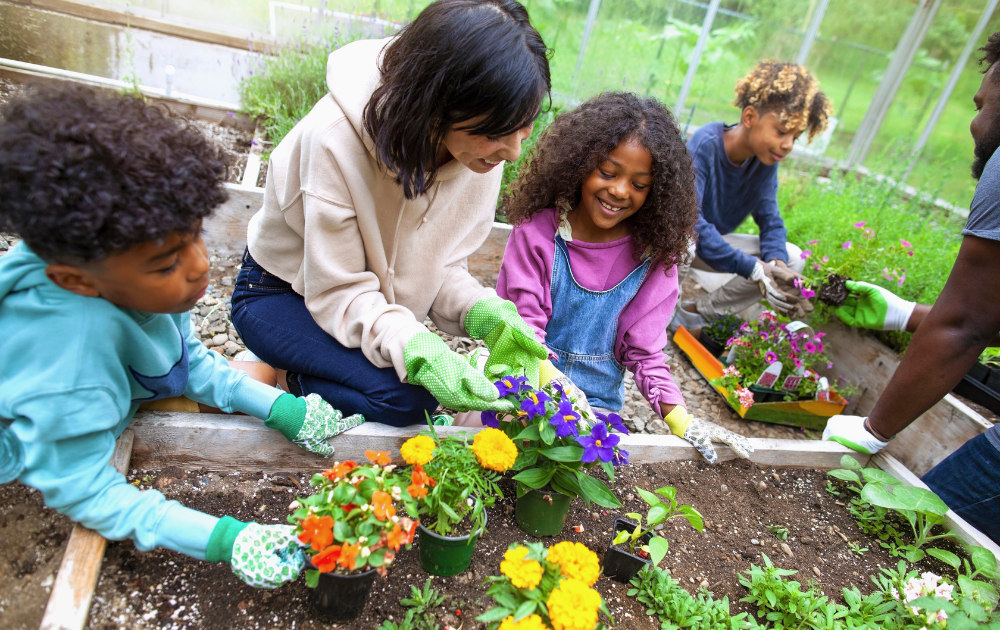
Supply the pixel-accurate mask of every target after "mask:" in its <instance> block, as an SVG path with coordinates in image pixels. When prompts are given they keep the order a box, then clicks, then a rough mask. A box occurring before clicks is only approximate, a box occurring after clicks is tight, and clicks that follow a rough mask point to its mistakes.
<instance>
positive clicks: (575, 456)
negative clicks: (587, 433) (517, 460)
mask: <svg viewBox="0 0 1000 630" xmlns="http://www.w3.org/2000/svg"><path fill="white" fill-rule="evenodd" d="M538 453H539V455H541V456H542V457H548V458H549V459H551V460H553V461H557V462H578V461H580V458H581V457H583V447H582V446H554V447H552V448H547V449H544V450H540V451H539V452H538Z"/></svg>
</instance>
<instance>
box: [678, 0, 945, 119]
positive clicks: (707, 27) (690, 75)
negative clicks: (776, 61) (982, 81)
mask: <svg viewBox="0 0 1000 630" xmlns="http://www.w3.org/2000/svg"><path fill="white" fill-rule="evenodd" d="M719 1H720V0H711V3H710V4H709V5H708V12H707V13H705V21H704V22H702V23H701V34H700V35H698V43H696V44H695V45H694V51H693V52H692V53H691V59H690V60H689V61H688V71H687V74H686V75H684V84H683V85H682V86H681V92H680V94H678V95H677V105H675V106H674V116H679V115H680V113H681V112H682V111H683V110H684V101H686V100H687V97H688V94H690V93H691V84H692V83H694V75H695V74H697V73H698V64H699V63H700V62H701V53H702V52H703V51H704V50H705V44H707V43H708V37H709V35H710V34H711V32H712V22H714V21H715V14H716V12H717V11H718V10H719ZM939 1H940V0H939Z"/></svg>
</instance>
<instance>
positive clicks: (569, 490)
mask: <svg viewBox="0 0 1000 630" xmlns="http://www.w3.org/2000/svg"><path fill="white" fill-rule="evenodd" d="M549 483H551V484H552V489H553V490H555V491H556V492H559V493H562V494H565V495H566V496H570V497H578V496H580V483H579V482H578V481H577V480H576V475H574V474H573V473H571V472H569V471H567V470H562V469H558V468H557V469H556V474H555V476H553V477H552V479H551V480H550V481H549Z"/></svg>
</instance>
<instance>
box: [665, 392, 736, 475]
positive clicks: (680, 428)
mask: <svg viewBox="0 0 1000 630" xmlns="http://www.w3.org/2000/svg"><path fill="white" fill-rule="evenodd" d="M663 421H664V422H665V423H666V424H667V426H668V427H670V432H671V433H673V434H674V435H676V436H677V437H680V438H684V439H685V440H687V441H688V442H690V443H691V444H693V445H694V447H695V448H696V449H698V452H699V453H701V455H702V457H704V458H705V461H707V462H708V463H709V464H714V463H715V461H716V460H717V459H718V455H716V454H715V447H714V446H712V442H721V443H723V444H725V445H726V446H728V447H729V448H731V449H732V450H733V452H734V453H736V456H737V457H740V458H742V459H750V453H753V446H751V445H750V440H748V439H747V438H745V437H743V436H742V435H740V434H738V433H733V432H732V431H730V430H728V429H723V428H722V427H720V426H719V425H717V424H715V423H713V422H707V421H705V420H699V419H698V418H695V417H694V416H692V415H691V414H689V413H688V411H687V409H685V408H684V407H681V406H680V405H677V406H676V407H674V408H673V410H672V411H671V412H670V413H668V414H667V415H666V416H664V417H663Z"/></svg>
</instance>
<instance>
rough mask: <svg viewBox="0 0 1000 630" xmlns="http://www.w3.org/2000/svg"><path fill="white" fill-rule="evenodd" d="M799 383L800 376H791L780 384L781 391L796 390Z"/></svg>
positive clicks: (800, 380)
mask: <svg viewBox="0 0 1000 630" xmlns="http://www.w3.org/2000/svg"><path fill="white" fill-rule="evenodd" d="M801 382H802V377H801V376H796V375H795V374H792V375H791V376H789V377H788V378H786V379H785V382H784V383H782V384H781V389H788V390H794V389H798V388H799V383H801Z"/></svg>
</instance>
